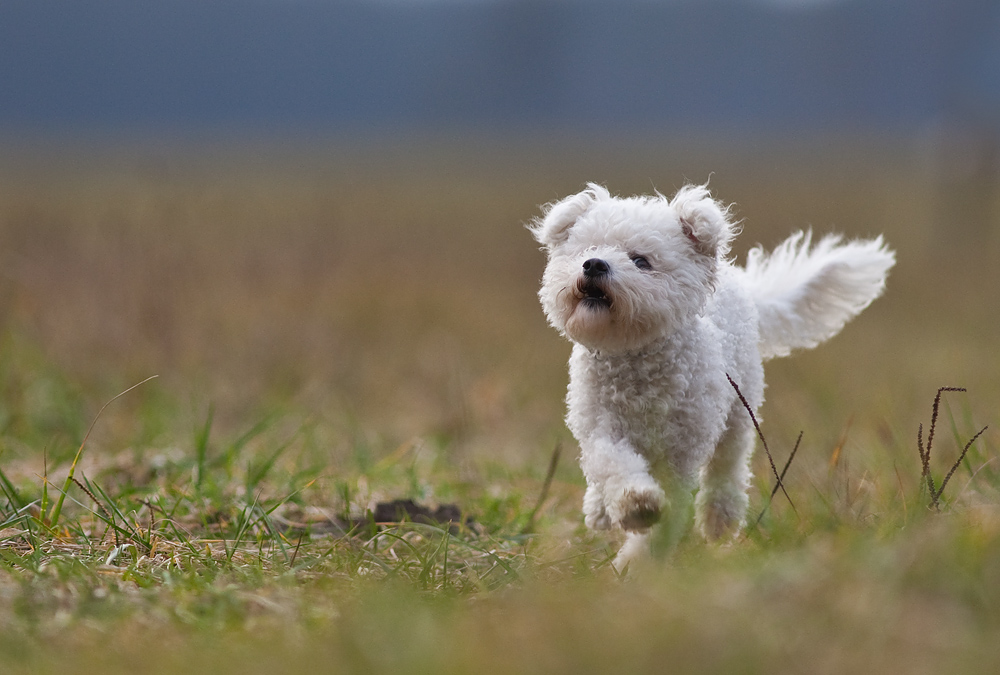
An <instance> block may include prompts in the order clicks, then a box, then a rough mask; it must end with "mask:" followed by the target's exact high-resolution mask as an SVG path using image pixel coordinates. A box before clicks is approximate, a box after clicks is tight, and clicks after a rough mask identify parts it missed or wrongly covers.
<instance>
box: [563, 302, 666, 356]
mask: <svg viewBox="0 0 1000 675" xmlns="http://www.w3.org/2000/svg"><path fill="white" fill-rule="evenodd" d="M565 331H566V336H567V337H568V338H569V339H571V340H572V341H573V342H577V343H579V344H581V345H583V346H584V347H587V348H589V349H594V350H598V351H602V352H608V353H616V352H624V351H629V350H633V349H638V348H640V347H641V346H642V345H643V344H645V342H646V341H647V340H646V339H645V336H643V335H641V334H640V333H638V332H637V331H634V330H630V326H629V325H628V324H627V323H623V322H622V321H621V317H619V316H617V314H616V312H615V311H614V300H613V299H612V298H609V297H607V296H604V297H589V296H588V297H583V298H579V299H578V300H577V301H576V306H575V307H574V309H573V312H572V314H570V316H569V319H568V320H567V321H566V324H565Z"/></svg>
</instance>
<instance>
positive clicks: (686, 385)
mask: <svg viewBox="0 0 1000 675" xmlns="http://www.w3.org/2000/svg"><path fill="white" fill-rule="evenodd" d="M530 229H531V232H532V234H534V236H535V238H536V239H537V240H538V241H539V243H541V244H542V245H543V246H544V250H545V251H546V252H547V254H548V265H547V266H546V268H545V274H544V276H543V278H542V288H541V290H540V291H539V294H538V295H539V298H540V299H541V303H542V308H543V309H544V310H545V314H546V316H547V318H548V320H549V323H551V324H552V326H554V327H555V328H556V330H558V331H559V332H560V333H561V334H563V335H564V336H566V337H567V338H569V339H570V340H571V341H572V342H573V352H572V356H571V357H570V361H569V372H570V383H569V392H568V394H567V403H568V413H567V416H566V423H567V426H568V427H569V429H570V430H571V431H572V432H573V435H574V436H575V437H576V439H577V441H578V442H579V444H580V449H581V455H580V463H581V467H582V469H583V473H584V475H585V476H586V478H587V491H586V494H585V495H584V498H583V513H584V516H585V520H586V524H587V526H588V527H591V528H594V529H609V528H614V527H621V528H623V529H624V530H625V531H626V532H627V533H628V536H627V538H626V541H625V545H624V546H623V547H622V549H621V551H620V552H619V554H618V558H617V559H616V561H615V566H616V567H617V568H618V569H619V570H620V569H622V568H623V567H624V566H625V565H626V564H627V563H628V562H629V561H630V560H632V559H633V558H634V557H635V556H637V555H639V554H640V553H641V552H642V551H643V550H645V549H647V548H648V546H649V542H648V537H649V532H650V528H651V527H652V526H653V525H654V524H655V523H656V522H657V521H658V520H659V519H660V518H661V516H662V515H663V514H664V512H665V510H666V509H667V508H668V507H669V501H668V495H667V492H666V491H665V489H664V488H665V487H666V488H667V491H669V492H671V493H672V494H673V495H674V496H675V497H676V496H679V495H683V494H687V495H690V494H691V491H692V490H693V489H694V488H695V486H696V485H698V486H699V491H698V494H697V498H696V499H695V521H696V524H697V527H698V528H699V529H700V530H701V532H702V534H703V535H704V536H705V537H706V538H707V539H709V540H715V539H719V538H722V537H726V536H732V535H733V534H734V533H735V532H737V531H738V530H739V528H740V526H741V525H742V524H743V519H744V516H745V514H746V510H747V504H748V498H747V489H748V487H749V481H750V467H749V461H750V455H751V453H752V452H753V447H754V443H755V432H754V428H753V422H752V420H751V418H750V415H749V414H748V413H747V410H746V409H745V408H744V406H743V404H742V403H741V402H740V400H739V398H738V396H737V393H736V391H735V389H734V388H733V387H732V386H731V385H730V383H729V381H728V380H727V375H728V376H729V377H731V378H732V379H733V381H734V382H735V383H736V384H737V385H738V386H739V389H740V391H741V392H742V394H743V395H744V397H745V398H746V400H747V401H748V403H749V405H750V406H751V407H753V408H754V410H756V409H757V408H758V407H759V406H760V404H761V403H762V402H763V398H764V370H763V366H762V362H763V361H765V360H767V359H770V358H773V357H776V356H785V355H787V354H788V353H789V352H791V350H793V349H798V348H804V347H814V346H816V345H818V344H819V343H820V342H823V341H824V340H826V339H827V338H830V337H832V336H833V335H835V334H836V333H837V332H838V331H840V329H841V328H842V327H843V326H844V324H845V323H846V322H847V321H848V320H850V319H851V318H853V317H854V316H855V315H856V314H858V313H859V312H860V311H861V310H862V309H864V308H865V307H867V306H868V304H869V303H871V302H872V300H874V299H875V298H877V297H878V296H879V295H880V294H881V293H882V290H883V289H884V287H885V278H886V274H887V273H888V271H889V269H890V268H891V267H892V266H893V264H894V262H895V255H894V253H893V252H892V251H890V250H889V249H888V248H886V246H885V245H884V244H883V242H882V238H881V237H878V238H876V239H873V240H866V241H852V242H847V243H843V242H842V241H841V238H840V237H839V236H833V235H830V236H826V237H824V238H823V239H822V240H820V241H819V243H818V244H816V245H815V247H812V246H811V234H810V233H808V232H806V233H803V232H798V233H796V234H793V235H792V236H791V237H789V238H788V239H787V240H786V241H785V242H784V243H782V244H781V245H780V246H778V247H777V249H775V250H774V251H773V252H772V253H771V254H767V253H765V252H764V251H763V250H762V249H761V248H759V247H758V248H755V249H753V250H752V251H750V253H749V256H748V258H747V264H746V267H745V268H740V267H737V266H736V265H734V264H733V263H732V262H731V261H730V260H729V259H728V258H727V254H728V252H729V246H730V242H731V240H732V239H733V237H734V235H735V234H736V230H737V227H736V226H735V225H734V224H733V222H732V221H731V219H730V216H729V207H726V206H723V205H722V204H720V203H719V202H717V201H715V200H714V199H713V198H712V197H711V195H710V194H709V191H708V189H707V188H706V187H705V186H695V185H688V186H686V187H684V188H682V189H681V190H680V191H678V192H677V194H676V195H674V197H673V199H667V198H666V197H664V196H663V195H661V194H659V193H657V194H656V195H655V196H651V197H629V198H620V197H613V196H611V194H609V192H608V191H607V190H606V189H605V188H603V187H601V186H600V185H595V184H590V185H588V186H587V189H586V190H584V191H583V192H580V193H579V194H576V195H573V196H571V197H567V198H565V199H563V200H562V201H559V202H556V203H553V204H549V205H548V206H546V207H544V216H543V217H542V218H540V219H537V220H536V221H535V222H534V223H532V224H531V226H530Z"/></svg>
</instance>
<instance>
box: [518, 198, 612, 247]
mask: <svg viewBox="0 0 1000 675" xmlns="http://www.w3.org/2000/svg"><path fill="white" fill-rule="evenodd" d="M610 196H611V195H610V193H609V192H608V191H607V189H605V188H604V187H603V186H601V185H597V184H596V183H588V184H587V189H586V190H584V191H583V192H580V193H577V194H575V195H572V196H569V197H566V198H565V199H563V200H562V201H558V202H555V203H554V204H549V205H548V206H546V207H545V216H544V217H543V218H542V219H541V220H538V219H536V220H535V222H534V223H533V224H532V225H531V226H530V228H529V229H530V230H531V234H533V235H535V239H537V240H538V243H539V244H542V245H543V246H546V247H548V248H552V247H553V246H558V245H559V244H561V243H562V242H564V241H565V240H566V238H567V237H568V236H569V230H570V228H571V227H573V224H574V223H576V221H577V220H579V218H580V216H582V215H583V214H585V213H586V212H587V211H589V210H590V207H591V206H593V205H594V202H596V201H597V200H599V199H607V198H609V197H610Z"/></svg>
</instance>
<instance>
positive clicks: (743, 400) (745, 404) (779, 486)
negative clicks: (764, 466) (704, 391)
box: [726, 373, 798, 514]
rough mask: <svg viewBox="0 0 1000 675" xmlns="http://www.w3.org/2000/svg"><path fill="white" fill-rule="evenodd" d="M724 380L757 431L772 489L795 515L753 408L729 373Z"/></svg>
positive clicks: (794, 509) (793, 507)
mask: <svg viewBox="0 0 1000 675" xmlns="http://www.w3.org/2000/svg"><path fill="white" fill-rule="evenodd" d="M726 379H727V380H729V384H731V385H733V389H735V390H736V395H737V396H738V397H739V399H740V403H742V404H743V407H744V408H746V410H747V412H748V413H750V421H751V422H753V427H754V429H756V430H757V437H758V438H760V442H761V445H763V446H764V452H765V454H767V461H768V462H770V464H771V472H772V473H773V474H774V478H775V480H776V481H777V483H776V484H775V486H774V489H775V490H779V489H780V490H781V492H782V494H784V495H785V499H787V500H788V504H789V506H791V507H792V511H795V513H796V514H797V513H798V510H797V509H796V508H795V504H794V503H793V502H792V498H791V497H789V496H788V491H787V490H785V485H784V483H782V482H781V476H780V475H779V474H778V467H776V466H775V465H774V457H772V456H771V450H770V448H768V447H767V439H765V438H764V433H763V432H762V431H761V430H760V424H758V423H757V416H756V415H755V414H754V412H753V408H751V407H750V404H749V403H748V402H747V400H746V397H744V396H743V392H742V391H740V388H739V385H737V384H736V383H735V382H734V381H733V378H731V377H730V376H729V373H726Z"/></svg>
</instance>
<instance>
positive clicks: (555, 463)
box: [521, 443, 562, 534]
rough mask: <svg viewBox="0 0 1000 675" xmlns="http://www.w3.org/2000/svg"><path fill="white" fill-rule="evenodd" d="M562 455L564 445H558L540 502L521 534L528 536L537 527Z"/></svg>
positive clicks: (547, 472)
mask: <svg viewBox="0 0 1000 675" xmlns="http://www.w3.org/2000/svg"><path fill="white" fill-rule="evenodd" d="M561 454H562V443H556V447H555V448H554V449H553V450H552V456H551V457H550V458H549V468H548V471H546V473H545V481H544V482H543V483H542V491H541V493H539V495H538V501H537V502H536V503H535V508H533V509H531V513H529V514H528V522H527V523H526V524H525V526H524V528H523V529H522V530H521V534H528V533H529V532H531V531H532V530H534V527H535V517H536V516H537V515H538V511H539V510H540V509H541V508H542V504H543V503H545V500H546V499H548V497H549V488H550V487H551V486H552V481H553V480H554V479H555V476H556V468H557V467H558V466H559V456H560V455H561Z"/></svg>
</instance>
